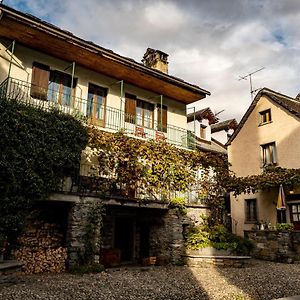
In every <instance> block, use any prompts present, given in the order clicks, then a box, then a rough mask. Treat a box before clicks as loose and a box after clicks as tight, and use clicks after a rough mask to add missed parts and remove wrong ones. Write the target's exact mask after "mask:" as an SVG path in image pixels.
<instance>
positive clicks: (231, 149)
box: [228, 96, 300, 235]
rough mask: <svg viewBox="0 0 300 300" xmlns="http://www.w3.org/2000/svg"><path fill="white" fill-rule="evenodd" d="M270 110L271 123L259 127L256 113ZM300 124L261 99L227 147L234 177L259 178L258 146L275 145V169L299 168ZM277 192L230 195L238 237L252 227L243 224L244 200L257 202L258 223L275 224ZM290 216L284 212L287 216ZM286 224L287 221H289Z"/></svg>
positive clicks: (267, 101)
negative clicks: (253, 199)
mask: <svg viewBox="0 0 300 300" xmlns="http://www.w3.org/2000/svg"><path fill="white" fill-rule="evenodd" d="M266 109H271V115H272V122H271V123H268V124H265V125H261V126H259V122H260V115H259V112H261V111H264V110H266ZM299 121H300V120H299V119H298V118H296V117H295V116H294V115H292V114H290V113H289V112H287V111H286V110H284V109H283V108H281V107H280V106H279V105H278V104H275V103H274V102H272V101H270V100H269V98H267V97H266V96H262V97H261V98H260V99H259V101H258V103H257V105H256V107H255V108H254V110H253V111H252V113H251V114H250V116H249V117H248V120H247V121H246V123H245V124H244V126H243V127H242V129H241V130H240V132H239V133H238V135H237V136H236V137H235V139H234V140H233V142H232V143H231V145H229V146H228V158H229V162H230V163H231V170H232V171H234V172H235V174H236V175H237V176H247V175H254V174H260V173H261V172H262V168H261V161H260V145H263V144H266V143H271V142H275V143H276V149H277V162H278V165H279V166H281V167H284V168H300V143H299V137H300V122H299ZM277 195H278V191H277V190H274V191H264V192H260V193H258V194H255V195H253V194H251V195H240V196H238V197H237V198H235V197H234V196H233V195H231V210H232V212H231V214H232V217H233V219H234V220H236V222H237V233H238V234H240V235H242V234H243V230H244V229H250V228H251V227H252V226H253V224H245V199H247V198H256V199H257V206H258V220H259V221H260V220H263V221H268V222H271V223H273V224H275V223H276V201H277ZM288 214H289V212H288V211H287V215H288ZM288 220H289V218H288Z"/></svg>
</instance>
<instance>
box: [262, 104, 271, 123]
mask: <svg viewBox="0 0 300 300" xmlns="http://www.w3.org/2000/svg"><path fill="white" fill-rule="evenodd" d="M269 123H272V113H271V108H268V109H265V110H263V111H260V112H259V125H260V126H261V125H265V124H269Z"/></svg>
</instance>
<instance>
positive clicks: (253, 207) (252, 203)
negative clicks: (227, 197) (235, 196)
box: [245, 199, 257, 222]
mask: <svg viewBox="0 0 300 300" xmlns="http://www.w3.org/2000/svg"><path fill="white" fill-rule="evenodd" d="M245 221H246V222H256V221H257V203H256V199H246V200H245Z"/></svg>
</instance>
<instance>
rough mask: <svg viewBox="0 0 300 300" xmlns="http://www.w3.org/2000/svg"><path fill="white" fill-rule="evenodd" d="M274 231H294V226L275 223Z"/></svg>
mask: <svg viewBox="0 0 300 300" xmlns="http://www.w3.org/2000/svg"><path fill="white" fill-rule="evenodd" d="M276 230H278V231H292V230H294V225H293V224H291V223H277V224H276Z"/></svg>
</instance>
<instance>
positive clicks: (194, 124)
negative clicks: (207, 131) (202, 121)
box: [193, 106, 196, 135]
mask: <svg viewBox="0 0 300 300" xmlns="http://www.w3.org/2000/svg"><path fill="white" fill-rule="evenodd" d="M193 109H194V134H195V135H196V107H195V106H193Z"/></svg>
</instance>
